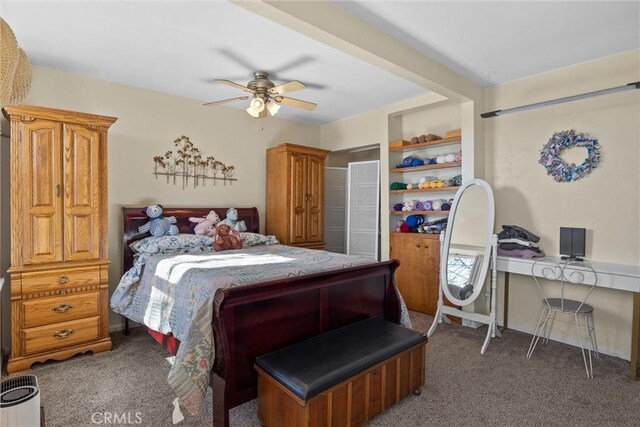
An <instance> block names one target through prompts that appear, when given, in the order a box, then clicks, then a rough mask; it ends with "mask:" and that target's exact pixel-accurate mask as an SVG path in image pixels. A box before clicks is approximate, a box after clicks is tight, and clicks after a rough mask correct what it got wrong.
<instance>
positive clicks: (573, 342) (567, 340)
mask: <svg viewBox="0 0 640 427" xmlns="http://www.w3.org/2000/svg"><path fill="white" fill-rule="evenodd" d="M534 326H535V325H534ZM498 327H501V325H498ZM509 329H513V330H514V331H519V332H524V333H525V334H529V335H532V336H533V333H534V332H535V327H533V328H532V327H531V325H529V324H526V325H522V324H517V323H513V322H509ZM549 340H551V341H557V342H561V343H563V344H568V345H570V346H573V347H578V348H579V347H580V342H579V341H578V340H577V339H573V337H567V336H565V335H561V334H554V333H553V331H552V332H551V334H549ZM522 351H523V352H524V353H523V354H526V352H527V349H526V348H525V349H523V350H522ZM598 352H599V353H600V354H606V355H608V356H613V357H617V358H620V359H623V360H627V361H630V360H631V354H629V353H623V352H620V351H615V350H611V349H609V348H606V347H603V346H602V345H600V343H598Z"/></svg>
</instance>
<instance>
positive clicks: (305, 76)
mask: <svg viewBox="0 0 640 427" xmlns="http://www.w3.org/2000/svg"><path fill="white" fill-rule="evenodd" d="M336 4H338V5H339V6H340V7H342V8H344V9H346V10H347V11H349V12H350V13H353V14H354V15H356V16H357V17H360V18H361V19H363V20H365V21H368V22H369V23H371V24H372V25H374V26H376V27H378V28H379V29H381V30H383V31H385V32H387V33H388V34H390V35H392V36H393V37H395V38H397V39H399V40H401V41H403V42H404V43H406V44H408V45H410V46H412V47H414V48H415V49H417V50H419V51H421V52H423V53H425V54H427V55H429V56H431V57H433V58H434V59H436V60H438V61H440V62H441V63H443V64H445V65H446V66H448V67H450V68H451V69H453V70H456V71H458V72H459V73H461V74H463V75H465V76H467V77H468V78H470V79H472V80H474V81H476V82H477V83H479V84H481V85H489V84H495V83H501V82H505V81H509V80H513V79H517V78H522V77H525V76H529V75H533V74H538V73H541V72H544V71H548V70H551V69H555V68H558V67H562V66H567V65H571V64H575V63H579V62H584V61H587V60H591V59H594V58H598V57H602V56H606V55H610V54H613V53H617V52H621V51H625V50H629V49H632V48H637V47H639V46H640V2H638V1H632V2H605V1H602V2H576V1H571V2H442V1H440V2H433V1H411V2H409V1H396V2H388V1H387V2H384V1H383V2H381V1H356V2H336ZM0 12H1V13H2V16H3V18H4V19H5V20H6V21H7V22H8V23H9V25H11V27H12V28H13V30H14V32H15V33H16V36H17V38H18V41H19V43H20V45H21V46H22V47H23V48H24V49H25V50H26V51H27V54H28V55H29V57H30V59H31V60H32V62H33V63H34V64H36V65H40V66H45V67H50V68H55V69H60V70H65V71H71V72H75V73H80V74H84V75H88V76H91V77H95V78H99V79H104V80H109V81H114V82H119V83H124V84H129V85H132V86H137V87H142V88H146V89H151V90H156V91H160V92H165V93H170V94H175V95H180V96H185V97H189V98H194V99H198V100H201V101H203V102H204V101H211V100H219V99H224V98H230V97H235V96H241V95H243V93H242V92H240V91H238V90H235V89H233V88H229V87H227V86H224V85H220V84H214V83H212V82H211V79H213V78H227V79H231V80H234V81H237V82H239V83H242V84H245V83H246V82H247V81H248V80H250V79H251V77H252V76H251V74H252V72H253V71H255V70H256V69H261V70H265V71H268V72H271V73H273V75H272V79H273V80H274V81H275V83H276V84H278V83H282V82H285V81H289V80H293V79H297V80H300V81H302V82H304V83H306V84H308V85H309V89H307V90H303V91H299V92H295V93H292V94H291V96H293V97H294V98H300V99H304V100H308V101H312V102H316V103H318V104H319V106H318V108H317V109H316V111H314V112H307V111H303V110H297V109H294V108H287V107H283V108H282V109H281V110H280V112H279V113H278V116H280V117H284V118H288V119H292V120H298V121H302V122H307V123H314V124H323V123H327V122H330V121H334V120H337V119H341V118H344V117H349V116H352V115H355V114H358V113H362V112H365V111H369V110H372V109H375V108H378V107H381V106H384V105H388V104H391V103H394V102H398V101H401V100H405V99H409V98H413V97H416V96H419V95H423V94H425V93H427V90H425V89H424V88H422V87H419V86H417V85H415V84H413V83H410V82H408V81H405V80H403V79H401V78H399V77H397V76H395V75H393V74H390V73H388V72H386V71H383V70H381V69H378V68H375V67H373V66H371V65H370V64H368V63H365V62H363V61H361V60H359V59H356V58H353V57H351V56H349V55H347V54H345V53H343V52H341V51H338V50H336V49H334V48H331V47H328V46H326V45H324V44H322V43H319V42H317V41H315V40H313V39H310V38H308V37H306V36H304V35H301V34H299V33H297V32H294V31H293V30H290V29H288V28H285V27H283V26H281V25H279V24H276V23H274V22H272V21H269V20H267V19H265V18H263V17H261V16H258V15H255V14H253V13H251V12H249V11H247V10H245V9H243V8H240V7H238V6H236V5H234V4H231V3H227V2H223V1H213V2H193V3H191V2H184V1H181V2H177V1H174V2H85V3H81V2H60V1H50V2H46V3H34V2H23V1H7V0H3V1H2V3H0ZM227 105H229V106H233V107H235V108H246V106H247V105H246V104H245V102H243V101H240V102H238V103H234V104H227ZM203 108H211V114H215V109H216V108H226V106H218V107H203Z"/></svg>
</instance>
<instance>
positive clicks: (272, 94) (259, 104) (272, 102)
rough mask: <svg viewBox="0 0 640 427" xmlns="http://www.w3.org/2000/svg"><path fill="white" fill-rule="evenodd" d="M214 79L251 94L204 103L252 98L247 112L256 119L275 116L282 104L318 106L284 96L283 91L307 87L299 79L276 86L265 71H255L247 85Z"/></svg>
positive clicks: (308, 107) (305, 107) (306, 108)
mask: <svg viewBox="0 0 640 427" xmlns="http://www.w3.org/2000/svg"><path fill="white" fill-rule="evenodd" d="M214 81H216V82H218V83H223V84H226V85H227V86H231V87H235V88H236V89H240V90H242V91H245V92H247V93H250V94H251V95H244V96H238V97H235V98H229V99H223V100H221V101H212V102H207V103H205V104H204V105H207V106H209V105H220V104H226V103H227V102H234V101H246V100H247V99H249V98H251V101H250V102H249V108H247V113H249V114H251V115H252V116H253V117H255V118H256V119H259V118H262V117H266V116H267V114H268V115H271V116H275V115H276V113H277V112H278V110H279V109H280V106H281V104H283V105H288V106H290V107H295V108H302V109H303V110H308V111H313V110H314V109H315V108H316V107H317V104H314V103H313V102H308V101H302V100H300V99H295V98H289V97H285V96H282V94H283V93H288V92H293V91H296V90H301V89H306V88H307V87H306V86H305V85H304V84H303V83H301V82H299V81H298V80H294V81H291V82H288V83H284V84H281V85H277V86H276V85H275V84H274V83H273V82H272V81H271V80H269V73H267V72H264V71H256V72H255V73H253V80H251V81H250V82H249V83H247V85H246V86H243V85H241V84H239V83H236V82H232V81H231V80H225V79H214Z"/></svg>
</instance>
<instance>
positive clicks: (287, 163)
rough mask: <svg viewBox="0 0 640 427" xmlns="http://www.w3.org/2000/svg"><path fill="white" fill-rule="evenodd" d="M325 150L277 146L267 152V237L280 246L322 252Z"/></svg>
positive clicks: (288, 145) (290, 145) (323, 245)
mask: <svg viewBox="0 0 640 427" xmlns="http://www.w3.org/2000/svg"><path fill="white" fill-rule="evenodd" d="M328 152H329V151H327V150H321V149H319V148H313V147H305V146H302V145H295V144H280V145H278V146H276V147H272V148H269V149H268V150H267V192H266V211H267V220H266V228H267V234H273V235H275V236H276V237H277V238H278V240H279V241H280V243H282V244H283V245H290V246H299V247H304V248H309V249H324V247H325V242H324V161H325V158H326V157H327V153H328Z"/></svg>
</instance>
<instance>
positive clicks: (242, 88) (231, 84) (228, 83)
mask: <svg viewBox="0 0 640 427" xmlns="http://www.w3.org/2000/svg"><path fill="white" fill-rule="evenodd" d="M213 81H214V82H218V83H223V84H225V85H227V86H231V87H235V88H236V89H240V90H243V91H245V92H249V93H253V91H252V90H251V89H249V88H248V87H246V86H242V85H241V84H240V83H236V82H232V81H231V80H225V79H213Z"/></svg>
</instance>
